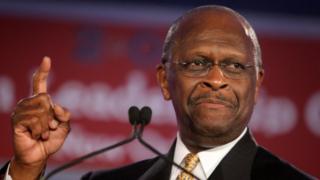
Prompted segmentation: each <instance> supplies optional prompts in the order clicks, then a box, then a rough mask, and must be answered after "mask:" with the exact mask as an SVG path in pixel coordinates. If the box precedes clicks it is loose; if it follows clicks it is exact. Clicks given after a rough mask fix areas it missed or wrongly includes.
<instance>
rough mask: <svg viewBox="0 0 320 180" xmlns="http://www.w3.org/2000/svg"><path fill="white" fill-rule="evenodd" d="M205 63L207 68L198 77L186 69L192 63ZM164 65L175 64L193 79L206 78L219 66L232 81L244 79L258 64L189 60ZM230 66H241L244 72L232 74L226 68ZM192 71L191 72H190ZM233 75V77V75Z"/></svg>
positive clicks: (235, 61) (166, 62) (227, 60)
mask: <svg viewBox="0 0 320 180" xmlns="http://www.w3.org/2000/svg"><path fill="white" fill-rule="evenodd" d="M195 62H197V63H199V62H201V63H204V65H205V67H204V69H202V70H199V71H203V72H199V74H198V75H192V73H196V71H193V72H188V71H187V69H186V66H188V65H190V64H192V63H195ZM162 64H163V65H164V66H166V65H167V64H168V65H169V64H175V65H178V68H177V69H178V71H180V72H182V74H183V75H184V76H186V77H191V78H201V77H205V76H207V75H208V74H209V72H210V70H211V69H212V68H213V67H214V66H216V65H217V66H218V67H219V70H220V71H221V72H222V74H223V75H224V76H225V77H226V78H230V79H243V78H244V77H243V75H245V74H247V72H249V71H248V70H249V69H251V68H253V67H256V66H257V65H256V64H253V63H251V62H249V63H245V64H244V63H241V62H239V61H237V60H233V59H225V60H222V61H219V62H216V61H211V60H208V59H205V58H204V59H193V60H188V61H173V62H169V61H165V62H162ZM228 65H236V66H239V67H240V68H242V70H240V71H239V72H231V71H229V72H228V71H227V70H226V66H228ZM189 71H190V70H189ZM231 74H233V75H231Z"/></svg>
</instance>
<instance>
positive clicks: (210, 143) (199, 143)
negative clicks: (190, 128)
mask: <svg viewBox="0 0 320 180" xmlns="http://www.w3.org/2000/svg"><path fill="white" fill-rule="evenodd" d="M245 129H246V127H244V128H242V129H240V130H239V131H234V132H233V133H229V134H220V135H218V134H216V135H214V136H213V135H211V136H206V135H199V134H195V133H190V132H189V133H188V132H185V131H179V134H180V137H181V140H182V142H183V143H184V144H185V145H186V147H187V148H188V149H189V151H190V152H192V153H198V152H200V151H204V150H207V149H212V148H215V147H217V146H221V145H224V144H227V143H229V142H231V141H233V140H235V139H236V138H238V137H239V136H241V135H242V134H244V133H245Z"/></svg>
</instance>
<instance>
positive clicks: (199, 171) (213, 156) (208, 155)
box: [170, 128, 247, 180]
mask: <svg viewBox="0 0 320 180" xmlns="http://www.w3.org/2000/svg"><path fill="white" fill-rule="evenodd" d="M246 131H247V128H245V129H244V130H243V132H242V133H241V134H240V136H239V137H237V138H236V139H234V140H233V141H231V142H229V143H227V144H224V145H221V146H217V147H214V148H212V149H208V150H205V151H201V152H199V153H198V157H199V160H200V163H198V165H197V166H196V167H195V168H194V170H193V171H192V173H193V174H194V175H196V176H197V177H199V178H200V179H208V178H209V177H210V175H211V174H212V172H213V171H214V170H215V169H216V167H217V166H218V164H219V163H220V162H221V160H222V159H223V158H224V157H225V156H226V155H227V154H228V152H229V151H230V150H231V149H232V148H233V146H234V145H235V144H236V143H237V142H238V141H239V140H240V139H241V138H242V137H243V136H244V134H245V133H246ZM188 153H190V151H189V150H188V149H187V147H186V146H185V145H184V144H183V142H182V140H181V137H180V135H179V133H178V134H177V142H176V147H175V150H174V156H173V161H174V162H176V163H177V164H180V165H181V166H183V165H184V162H182V161H183V159H184V157H185V156H186V155H187V154H188ZM180 172H181V170H180V169H178V168H177V167H175V166H172V168H171V175H170V180H176V178H177V176H178V175H179V174H180Z"/></svg>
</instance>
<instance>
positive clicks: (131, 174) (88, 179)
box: [81, 157, 158, 180]
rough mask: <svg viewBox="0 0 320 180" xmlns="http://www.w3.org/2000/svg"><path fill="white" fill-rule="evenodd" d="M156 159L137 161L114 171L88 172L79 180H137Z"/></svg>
mask: <svg viewBox="0 0 320 180" xmlns="http://www.w3.org/2000/svg"><path fill="white" fill-rule="evenodd" d="M157 159H158V157H157V158H153V159H147V160H143V161H139V162H136V163H133V164H129V165H127V166H123V167H120V168H116V169H110V170H100V171H94V172H89V173H87V174H85V175H84V176H83V177H82V178H81V179H82V180H99V179H112V180H120V179H126V178H130V179H133V180H134V179H138V178H139V177H140V176H141V175H143V174H144V172H146V171H147V170H148V169H149V168H150V167H151V166H152V165H153V164H154V162H156V160H157Z"/></svg>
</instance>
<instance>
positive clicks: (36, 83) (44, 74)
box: [32, 57, 51, 95]
mask: <svg viewBox="0 0 320 180" xmlns="http://www.w3.org/2000/svg"><path fill="white" fill-rule="evenodd" d="M50 67H51V60H50V58H49V57H44V58H43V60H42V62H41V64H40V66H39V68H38V70H37V71H36V72H35V73H34V74H33V79H32V86H33V91H32V94H33V95H36V94H39V93H46V92H47V79H48V75H49V71H50Z"/></svg>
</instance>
